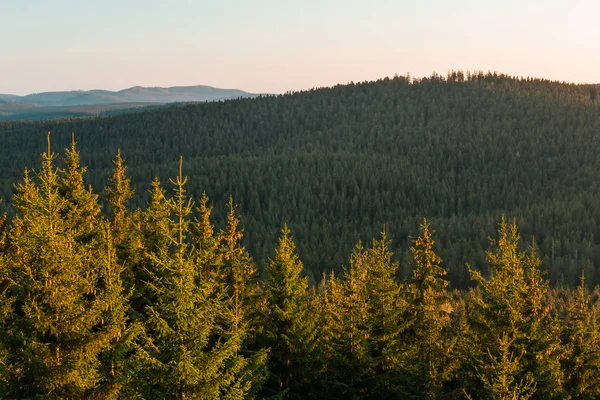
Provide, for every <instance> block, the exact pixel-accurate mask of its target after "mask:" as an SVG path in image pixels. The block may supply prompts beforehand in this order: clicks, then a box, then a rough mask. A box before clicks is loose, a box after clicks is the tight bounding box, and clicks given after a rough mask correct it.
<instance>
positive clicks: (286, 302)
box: [262, 225, 315, 398]
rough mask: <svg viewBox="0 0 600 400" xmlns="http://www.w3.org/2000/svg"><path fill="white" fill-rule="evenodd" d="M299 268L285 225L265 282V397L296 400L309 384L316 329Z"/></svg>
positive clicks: (298, 260)
mask: <svg viewBox="0 0 600 400" xmlns="http://www.w3.org/2000/svg"><path fill="white" fill-rule="evenodd" d="M302 269H303V266H302V262H301V261H300V259H299V258H298V255H297V254H296V246H295V244H294V241H293V240H292V238H291V237H290V230H289V229H288V227H287V225H284V226H283V228H282V229H281V235H280V237H279V245H278V247H277V249H276V250H275V257H274V258H272V259H271V260H269V263H268V265H267V268H266V271H267V280H266V281H265V283H264V298H265V304H264V313H265V314H264V315H263V319H264V320H263V326H264V328H263V334H262V335H263V339H262V340H263V341H264V344H265V346H267V347H269V348H270V351H269V372H270V374H269V378H268V380H267V383H266V385H265V389H264V391H263V392H264V395H265V396H272V395H275V394H278V395H281V396H284V397H285V398H296V397H297V396H298V395H299V393H302V392H303V391H304V390H306V385H307V384H308V379H309V374H310V362H311V357H312V354H311V353H312V350H313V348H314V335H315V330H314V315H313V314H312V312H311V309H310V302H309V297H308V279H307V278H306V277H303V276H301V275H302Z"/></svg>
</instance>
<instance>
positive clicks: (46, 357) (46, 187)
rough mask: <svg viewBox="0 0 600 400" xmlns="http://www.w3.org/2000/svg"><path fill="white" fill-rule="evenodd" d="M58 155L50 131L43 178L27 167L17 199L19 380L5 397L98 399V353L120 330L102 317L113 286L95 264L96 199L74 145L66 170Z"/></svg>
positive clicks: (13, 264) (14, 260)
mask: <svg viewBox="0 0 600 400" xmlns="http://www.w3.org/2000/svg"><path fill="white" fill-rule="evenodd" d="M54 159H55V155H54V154H53V153H52V152H51V150H50V137H49V135H48V151H47V152H46V153H44V154H43V155H42V167H41V170H40V172H39V173H37V174H36V178H37V181H38V182H39V183H36V182H34V181H33V180H32V179H30V178H29V174H28V173H27V172H26V174H25V179H24V181H23V183H21V184H20V185H18V186H17V193H16V195H15V197H14V205H15V208H16V211H17V215H16V216H15V218H14V220H13V225H12V229H11V231H10V239H11V240H10V241H11V243H10V245H11V251H10V254H11V257H10V260H9V263H10V268H11V270H12V276H13V279H14V283H15V288H16V289H15V298H16V302H15V312H14V315H13V316H14V318H13V321H12V326H11V332H12V335H13V337H12V339H13V340H12V344H13V348H12V351H13V353H14V355H15V357H14V371H15V377H14V380H13V382H12V385H11V387H10V391H9V394H8V396H7V397H11V396H12V397H33V396H44V397H45V398H84V397H94V396H95V394H97V393H99V387H100V385H101V383H102V374H101V371H100V368H99V364H100V362H99V356H100V354H101V353H102V352H103V351H105V350H107V349H108V348H109V347H110V345H111V343H112V341H113V339H114V337H115V334H116V333H115V330H114V329H113V327H114V326H113V325H111V323H110V322H108V321H105V320H104V312H105V311H106V305H107V304H106V301H107V299H108V298H109V297H110V295H108V292H109V291H110V290H109V289H108V288H107V287H106V286H104V285H103V284H102V283H101V280H102V274H103V273H104V271H103V266H100V265H99V264H98V263H97V260H98V256H99V251H100V248H99V247H98V246H97V241H96V240H95V239H96V238H97V236H96V234H97V232H98V220H97V214H98V212H99V206H98V204H97V196H95V195H94V194H93V193H91V191H88V190H87V189H85V188H84V186H83V172H84V171H85V170H84V169H83V168H81V167H80V165H79V154H78V152H77V151H76V149H75V145H74V143H73V144H72V147H71V149H69V150H68V151H67V159H66V161H67V170H65V171H60V170H58V169H56V168H55V167H54ZM61 177H62V179H61ZM111 290H112V289H111Z"/></svg>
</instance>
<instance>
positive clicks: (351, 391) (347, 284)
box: [317, 243, 375, 398]
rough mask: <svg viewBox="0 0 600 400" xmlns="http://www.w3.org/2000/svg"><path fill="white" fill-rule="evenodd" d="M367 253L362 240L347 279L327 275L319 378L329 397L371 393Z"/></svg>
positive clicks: (323, 287) (321, 305)
mask: <svg viewBox="0 0 600 400" xmlns="http://www.w3.org/2000/svg"><path fill="white" fill-rule="evenodd" d="M366 257H367V252H366V250H365V249H364V247H363V246H362V244H361V243H359V244H357V245H356V247H355V249H354V251H353V253H352V255H351V256H350V261H349V265H348V267H347V268H346V270H345V274H344V280H343V281H340V280H339V279H337V278H336V276H335V273H334V272H332V273H331V275H330V276H329V277H327V276H324V278H323V281H322V283H321V285H320V296H319V300H320V301H319V309H318V310H319V311H318V315H319V323H318V324H317V326H318V338H319V353H318V355H319V357H320V358H321V360H320V361H321V362H322V364H323V366H322V367H321V371H320V377H319V381H320V382H321V385H322V388H321V389H320V392H321V393H324V395H323V397H326V398H362V397H368V396H369V394H370V393H369V384H370V383H371V380H372V378H373V368H374V366H375V365H374V362H373V359H372V358H371V354H370V347H369V337H370V329H369V324H368V315H369V313H368V294H367V279H368V277H367V273H368V271H367V267H368V264H367V263H366V262H365V261H366Z"/></svg>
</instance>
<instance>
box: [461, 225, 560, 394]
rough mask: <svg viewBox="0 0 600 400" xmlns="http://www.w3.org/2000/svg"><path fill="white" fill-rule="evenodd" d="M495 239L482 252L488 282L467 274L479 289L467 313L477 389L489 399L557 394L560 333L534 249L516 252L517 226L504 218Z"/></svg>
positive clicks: (517, 242) (477, 274)
mask: <svg viewBox="0 0 600 400" xmlns="http://www.w3.org/2000/svg"><path fill="white" fill-rule="evenodd" d="M498 236H499V238H498V241H497V243H496V246H495V248H494V249H491V250H489V251H488V252H487V259H488V263H489V267H490V278H489V279H487V280H486V279H484V278H483V277H482V275H481V274H480V273H479V272H476V271H471V273H472V276H473V279H474V280H475V281H476V282H477V283H478V288H479V290H480V294H479V295H476V296H473V297H472V301H473V303H474V304H473V308H472V310H471V312H470V320H471V324H472V327H473V328H474V330H475V333H476V336H475V337H474V340H475V341H476V344H474V347H476V348H478V350H477V351H478V352H479V353H478V354H475V359H476V365H477V374H476V375H477V376H479V378H480V383H482V384H483V387H479V389H476V390H479V391H481V393H479V395H480V396H482V395H484V394H486V395H489V396H490V397H492V398H498V397H501V398H506V396H509V395H510V394H511V393H512V395H518V396H520V397H523V398H527V397H531V396H533V394H534V393H536V395H541V396H544V397H550V396H554V395H557V394H558V393H559V392H560V390H561V388H560V386H561V383H562V376H561V371H560V369H559V365H560V364H559V363H560V359H561V357H562V355H561V351H560V347H559V344H560V343H559V341H558V340H559V332H557V330H556V328H557V326H556V324H555V323H554V318H553V317H552V314H551V308H550V304H548V303H549V302H548V299H547V295H548V289H547V283H546V282H545V281H544V280H543V279H542V277H541V275H540V272H539V270H538V269H537V267H538V266H539V259H538V258H537V256H536V253H535V248H534V247H533V246H532V247H531V249H530V252H529V254H528V255H526V254H525V253H524V252H522V251H520V250H519V248H518V246H519V239H520V237H519V233H518V230H517V225H516V222H514V223H513V224H511V225H507V224H506V222H505V220H504V218H502V220H501V222H500V225H499V229H498Z"/></svg>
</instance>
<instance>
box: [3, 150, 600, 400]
mask: <svg viewBox="0 0 600 400" xmlns="http://www.w3.org/2000/svg"><path fill="white" fill-rule="evenodd" d="M62 159H63V164H64V167H62V168H58V167H57V164H58V163H57V161H58V155H57V154H56V153H55V152H53V148H52V147H51V143H50V141H48V148H47V150H46V151H45V152H44V153H43V154H42V156H41V160H42V163H41V166H40V169H39V170H37V171H35V172H32V171H26V172H25V173H24V174H23V177H22V179H20V180H19V183H18V184H17V185H16V194H15V196H14V198H13V204H14V207H15V214H14V217H13V218H12V219H11V221H9V222H8V223H7V221H6V220H5V219H4V218H3V217H2V218H0V397H1V398H2V399H34V398H36V399H73V400H84V399H102V400H108V399H131V400H140V399H148V400H151V399H152V400H154V399H158V400H163V399H164V400H167V399H230V400H243V399H252V398H261V399H290V400H292V399H324V400H325V399H328V400H331V399H339V400H342V399H397V398H400V399H404V398H417V399H438V398H439V399H464V398H467V399H474V398H477V399H490V400H495V399H520V400H521V399H522V400H526V399H554V398H556V399H592V398H599V397H600V362H599V360H600V346H599V343H600V325H599V322H600V301H599V294H600V291H599V289H598V288H596V289H595V290H594V291H589V290H588V289H587V288H586V279H585V275H584V274H582V275H581V279H580V284H579V285H578V286H577V287H576V288H564V287H558V288H553V287H551V285H550V284H549V282H548V280H547V278H546V277H544V274H543V272H542V271H541V270H540V259H539V255H538V254H539V253H538V251H537V246H536V243H535V240H531V238H530V237H523V238H521V236H520V233H519V230H518V228H517V225H516V223H515V222H514V221H510V220H507V219H505V218H504V217H502V218H500V219H499V223H498V225H497V230H496V233H495V234H494V233H493V231H490V235H491V239H490V240H489V242H488V244H487V246H486V249H487V250H486V253H485V265H486V267H487V269H488V272H489V273H486V274H481V273H480V272H479V271H477V270H475V269H471V268H470V269H469V271H468V273H469V275H470V277H471V278H472V279H473V281H474V282H475V285H476V286H475V287H474V288H471V289H468V290H453V289H451V286H450V285H449V282H448V281H447V271H446V269H445V268H444V267H443V264H442V259H441V258H440V257H439V256H438V246H437V243H436V239H437V234H436V232H435V230H434V229H433V227H432V225H431V224H430V223H429V222H428V221H427V220H426V219H423V220H422V221H420V229H419V228H418V227H417V226H415V227H409V228H408V229H410V230H411V233H412V235H413V237H412V238H411V239H410V248H409V254H410V267H411V268H412V269H413V271H412V272H411V274H410V276H409V279H407V280H405V281H399V280H398V279H397V272H398V266H399V264H398V262H397V261H395V255H394V252H393V251H392V248H391V243H392V242H391V241H390V237H389V234H388V231H387V230H386V229H385V228H384V229H383V230H382V232H381V233H380V234H378V235H377V236H376V237H374V238H372V240H370V241H369V242H368V243H367V244H357V245H356V246H355V247H354V249H353V251H352V252H349V254H348V255H347V263H346V265H345V267H344V268H343V271H342V272H341V273H339V274H337V273H334V272H331V273H329V274H324V275H323V277H322V279H320V281H319V283H318V284H317V285H315V286H312V287H311V286H310V285H309V280H308V278H307V277H306V273H305V272H306V271H305V268H304V264H303V262H302V258H301V257H300V256H299V254H298V251H297V248H296V246H295V239H294V233H293V231H292V230H290V228H289V227H288V226H287V225H286V224H285V223H284V224H281V229H280V232H279V234H278V239H277V241H276V243H275V246H274V248H273V249H272V250H270V251H269V260H268V262H267V263H266V266H265V271H264V276H263V278H262V279H261V278H260V277H259V275H258V271H257V266H256V263H255V262H254V261H253V258H252V256H251V255H250V253H249V252H248V250H247V249H246V248H245V247H244V246H243V245H242V244H241V242H242V240H243V238H244V237H246V238H248V237H250V238H251V237H253V236H252V232H251V231H243V230H242V229H241V227H240V219H239V216H238V211H237V207H236V204H235V203H234V202H233V201H232V200H229V201H228V202H227V203H226V212H225V213H223V214H215V213H213V211H214V210H213V208H212V205H211V204H212V203H211V201H210V200H209V198H208V197H207V196H206V195H204V196H202V197H200V198H193V197H190V195H189V192H188V191H187V188H188V186H191V185H190V184H191V182H192V181H193V177H192V176H186V175H185V174H184V172H183V163H182V162H181V159H180V163H179V166H178V167H179V168H178V171H177V172H176V174H175V176H174V177H173V178H172V179H170V181H169V183H167V184H166V185H165V184H161V182H159V181H158V180H153V181H152V184H151V190H150V196H149V200H148V202H147V204H146V207H145V208H144V210H143V211H141V210H139V209H138V210H133V209H131V207H130V206H129V200H130V197H131V195H132V190H131V187H130V178H129V174H128V171H127V167H126V165H125V164H124V163H123V159H122V158H121V156H120V154H117V155H116V157H115V158H114V161H113V163H114V167H113V168H112V171H111V173H110V175H109V177H108V179H107V181H106V183H105V186H104V187H105V190H104V196H103V198H104V200H105V202H106V203H107V204H108V206H107V210H106V211H107V212H106V213H102V212H101V210H100V204H99V199H100V196H99V195H98V194H97V192H96V191H95V190H94V189H93V188H92V187H86V185H85V183H84V182H85V176H86V171H85V167H82V165H81V163H80V154H79V151H78V148H77V145H76V143H75V141H73V142H72V144H71V145H70V146H69V147H68V148H67V149H65V152H64V155H63V156H62ZM216 221H221V223H220V225H221V228H218V227H216V226H215V225H214V223H215V222H216ZM247 241H248V240H247ZM250 243H251V240H250Z"/></svg>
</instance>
